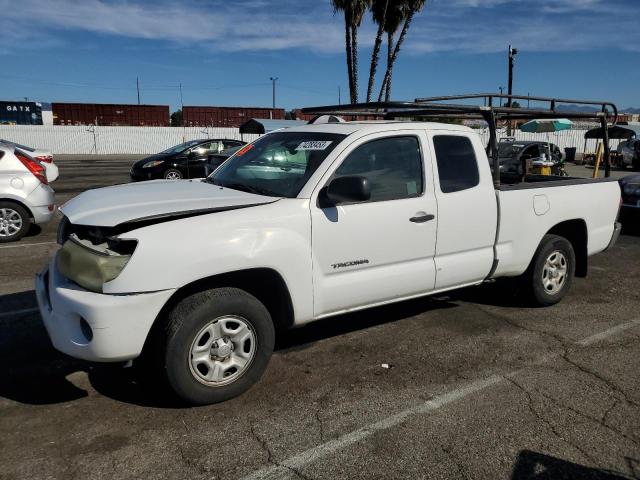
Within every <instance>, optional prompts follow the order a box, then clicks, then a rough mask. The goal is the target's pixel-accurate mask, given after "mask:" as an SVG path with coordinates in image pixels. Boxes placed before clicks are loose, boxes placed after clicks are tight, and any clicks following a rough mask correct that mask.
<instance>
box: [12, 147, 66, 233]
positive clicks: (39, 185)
mask: <svg viewBox="0 0 640 480" xmlns="http://www.w3.org/2000/svg"><path fill="white" fill-rule="evenodd" d="M55 208H56V207H55V195H54V192H53V190H52V189H51V187H49V185H48V181H47V178H46V173H45V169H44V167H43V166H42V164H41V163H40V162H37V161H35V160H34V159H33V158H31V157H29V156H27V155H25V154H23V153H22V152H20V151H19V150H18V149H15V148H14V147H11V146H9V145H5V144H2V143H0V243H4V242H12V241H16V240H19V239H20V238H22V237H23V236H24V235H25V234H26V233H27V232H28V231H29V226H30V225H31V224H32V223H35V224H38V225H43V224H45V223H47V222H48V221H49V220H51V217H53V214H54V212H55Z"/></svg>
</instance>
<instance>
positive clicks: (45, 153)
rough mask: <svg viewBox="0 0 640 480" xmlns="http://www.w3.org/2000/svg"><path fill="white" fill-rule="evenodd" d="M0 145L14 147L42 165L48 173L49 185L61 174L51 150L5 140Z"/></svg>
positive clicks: (0, 140)
mask: <svg viewBox="0 0 640 480" xmlns="http://www.w3.org/2000/svg"><path fill="white" fill-rule="evenodd" d="M0 143H4V144H6V145H9V146H13V147H14V148H16V149H18V150H19V151H22V152H24V153H25V154H27V155H28V156H29V157H31V158H33V159H34V160H37V161H38V162H40V163H42V166H43V167H44V168H45V169H46V171H47V181H48V182H49V183H51V182H55V181H56V180H57V179H58V177H59V175H60V172H59V169H58V166H57V165H56V164H55V163H54V162H53V153H51V151H50V150H44V149H41V148H33V147H27V146H26V145H20V144H19V143H15V142H11V141H9V140H3V139H0Z"/></svg>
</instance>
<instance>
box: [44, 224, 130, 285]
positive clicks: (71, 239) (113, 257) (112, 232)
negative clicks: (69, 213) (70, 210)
mask: <svg viewBox="0 0 640 480" xmlns="http://www.w3.org/2000/svg"><path fill="white" fill-rule="evenodd" d="M129 229H130V228H129ZM121 233H123V228H118V227H107V228H104V227H88V226H83V225H73V224H71V223H70V222H69V220H68V219H67V218H66V217H64V218H63V219H62V220H61V221H60V225H59V227H58V238H57V240H58V243H59V244H60V245H62V248H61V249H60V252H59V253H58V257H57V267H58V270H59V271H60V273H62V274H63V275H64V276H65V277H67V278H68V279H69V280H72V281H73V282H75V283H77V284H78V285H80V286H81V287H83V288H86V289H87V290H90V291H92V292H98V293H102V289H103V286H104V284H105V283H107V282H110V281H111V280H114V279H115V278H116V277H117V276H118V275H120V273H121V272H122V270H123V269H124V267H125V266H126V265H127V263H128V262H129V260H130V259H131V256H132V255H133V252H134V251H135V249H136V246H137V241H136V240H127V239H120V238H118V235H119V234H121Z"/></svg>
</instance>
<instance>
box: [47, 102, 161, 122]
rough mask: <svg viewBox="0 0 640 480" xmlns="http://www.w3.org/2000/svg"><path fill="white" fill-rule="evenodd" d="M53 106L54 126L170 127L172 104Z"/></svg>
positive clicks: (69, 104) (55, 104)
mask: <svg viewBox="0 0 640 480" xmlns="http://www.w3.org/2000/svg"><path fill="white" fill-rule="evenodd" d="M51 107H52V110H53V124H54V125H108V126H137V127H145V126H148V127H167V126H169V106H168V105H128V104H111V103H59V102H54V103H52V104H51Z"/></svg>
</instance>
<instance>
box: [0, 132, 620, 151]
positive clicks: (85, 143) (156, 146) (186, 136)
mask: <svg viewBox="0 0 640 480" xmlns="http://www.w3.org/2000/svg"><path fill="white" fill-rule="evenodd" d="M477 132H478V134H479V135H480V137H481V138H482V140H483V142H484V144H485V145H486V143H487V142H488V139H489V131H488V129H483V130H477ZM585 132H586V130H582V129H581V130H565V131H563V132H558V133H550V134H549V141H550V142H551V143H555V144H556V145H558V146H559V147H560V148H562V149H565V148H567V147H574V148H576V149H577V152H578V153H580V152H583V151H584V150H585V148H584V146H585V141H584V134H585ZM505 136H506V130H500V131H498V138H501V137H505ZM514 136H515V138H516V139H517V140H546V139H547V137H546V135H545V134H536V133H525V132H521V131H519V130H517V131H515V132H514ZM242 137H243V136H241V135H240V131H239V129H237V128H204V127H187V128H181V127H100V126H99V127H93V126H79V127H76V126H52V125H46V126H31V125H2V126H0V138H3V139H6V140H11V141H13V142H16V143H21V144H23V145H29V146H33V147H37V148H44V149H47V150H51V151H52V152H53V153H54V154H94V153H97V154H103V155H105V154H127V153H130V154H149V153H157V152H159V151H161V150H164V149H166V148H169V147H172V146H174V145H177V144H179V143H182V142H184V141H187V140H194V139H198V138H231V139H239V140H244V141H246V142H249V141H252V140H254V139H256V138H257V137H258V136H257V135H244V138H242ZM617 146H618V140H612V141H611V148H612V149H615V148H617ZM595 148H596V140H589V142H588V143H587V148H586V151H588V152H589V151H594V150H595Z"/></svg>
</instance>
